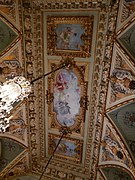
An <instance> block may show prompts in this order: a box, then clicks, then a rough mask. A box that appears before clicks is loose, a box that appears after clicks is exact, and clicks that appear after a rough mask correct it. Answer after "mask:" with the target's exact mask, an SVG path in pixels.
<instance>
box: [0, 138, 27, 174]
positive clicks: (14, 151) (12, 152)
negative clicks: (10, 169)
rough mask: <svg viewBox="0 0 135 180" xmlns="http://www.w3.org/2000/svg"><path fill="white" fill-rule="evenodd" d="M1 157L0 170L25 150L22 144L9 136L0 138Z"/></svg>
mask: <svg viewBox="0 0 135 180" xmlns="http://www.w3.org/2000/svg"><path fill="white" fill-rule="evenodd" d="M0 143H1V157H0V172H1V171H2V170H3V169H4V168H5V167H6V166H8V164H9V163H11V162H12V161H13V160H14V159H15V158H16V157H17V156H18V155H19V154H21V153H22V152H23V151H24V149H25V148H24V147H23V146H22V145H21V144H18V143H16V142H15V141H13V140H11V139H7V138H0Z"/></svg>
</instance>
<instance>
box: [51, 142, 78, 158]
mask: <svg viewBox="0 0 135 180" xmlns="http://www.w3.org/2000/svg"><path fill="white" fill-rule="evenodd" d="M57 143H58V140H57V139H55V140H54V146H56V144H57ZM57 153H58V154H63V155H65V156H70V157H74V156H75V155H76V153H77V152H76V145H75V143H74V142H69V141H65V140H62V141H61V143H60V144H59V146H58V148H57Z"/></svg>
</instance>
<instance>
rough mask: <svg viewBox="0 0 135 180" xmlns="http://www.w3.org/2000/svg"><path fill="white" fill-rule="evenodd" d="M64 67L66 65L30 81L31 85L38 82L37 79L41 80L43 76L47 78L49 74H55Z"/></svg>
mask: <svg viewBox="0 0 135 180" xmlns="http://www.w3.org/2000/svg"><path fill="white" fill-rule="evenodd" d="M66 66H67V64H64V65H62V66H60V67H58V68H56V69H54V70H52V71H50V72H48V73H46V74H44V75H42V76H39V77H38V78H36V79H34V80H32V81H31V84H32V83H34V82H35V81H37V80H39V79H42V78H43V77H45V76H48V75H49V74H51V73H53V72H55V71H58V70H59V69H62V68H64V67H66Z"/></svg>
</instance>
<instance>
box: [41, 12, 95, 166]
mask: <svg viewBox="0 0 135 180" xmlns="http://www.w3.org/2000/svg"><path fill="white" fill-rule="evenodd" d="M51 14H52V15H51ZM51 14H50V13H45V16H44V20H45V24H46V26H45V33H44V35H45V39H44V42H45V47H46V49H45V54H46V55H45V56H44V57H45V61H47V67H45V68H46V71H47V72H49V71H52V72H53V73H51V75H50V76H49V77H48V79H47V93H46V99H47V104H48V105H47V108H46V112H47V114H48V115H47V118H48V119H47V138H48V140H47V141H48V145H47V147H48V148H47V150H46V152H47V154H48V155H52V154H53V151H54V150H55V148H56V146H57V144H58V142H59V140H60V138H61V134H62V133H61V132H63V130H65V129H66V130H68V134H67V135H66V136H64V137H63V138H62V140H61V141H60V144H59V146H58V147H57V149H56V151H55V158H59V159H61V160H64V161H65V160H66V161H67V162H69V163H71V162H73V163H77V164H82V163H84V158H85V155H84V151H85V149H84V147H85V145H86V138H85V137H86V132H85V131H86V129H85V127H86V126H87V125H86V124H87V121H88V120H87V119H86V117H87V113H88V111H87V110H88V105H89V101H88V95H87V94H88V88H89V87H88V86H89V85H90V84H89V85H88V80H89V76H90V74H89V70H90V69H91V68H92V67H91V66H90V58H92V56H93V55H92V50H91V49H92V38H93V33H94V32H93V26H94V15H93V13H85V15H84V14H83V13H82V16H81V15H80V13H79V14H78V13H74V14H71V13H70V12H68V13H67V14H65V13H61V14H60V13H58V14H55V12H54V13H51ZM46 35H47V36H46ZM46 57H47V58H46ZM57 68H58V70H57V71H55V69H57ZM91 73H92V72H91Z"/></svg>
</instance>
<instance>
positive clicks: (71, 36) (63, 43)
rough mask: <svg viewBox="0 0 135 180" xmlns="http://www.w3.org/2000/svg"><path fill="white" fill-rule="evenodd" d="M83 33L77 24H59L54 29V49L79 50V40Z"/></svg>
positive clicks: (80, 43)
mask: <svg viewBox="0 0 135 180" xmlns="http://www.w3.org/2000/svg"><path fill="white" fill-rule="evenodd" d="M83 33H84V30H83V29H82V27H81V26H80V25H79V24H76V25H72V24H69V25H68V24H59V25H58V26H57V28H56V34H57V42H56V47H57V48H58V49H65V50H68V49H69V50H80V46H82V45H83V41H82V40H81V35H82V34H83Z"/></svg>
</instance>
